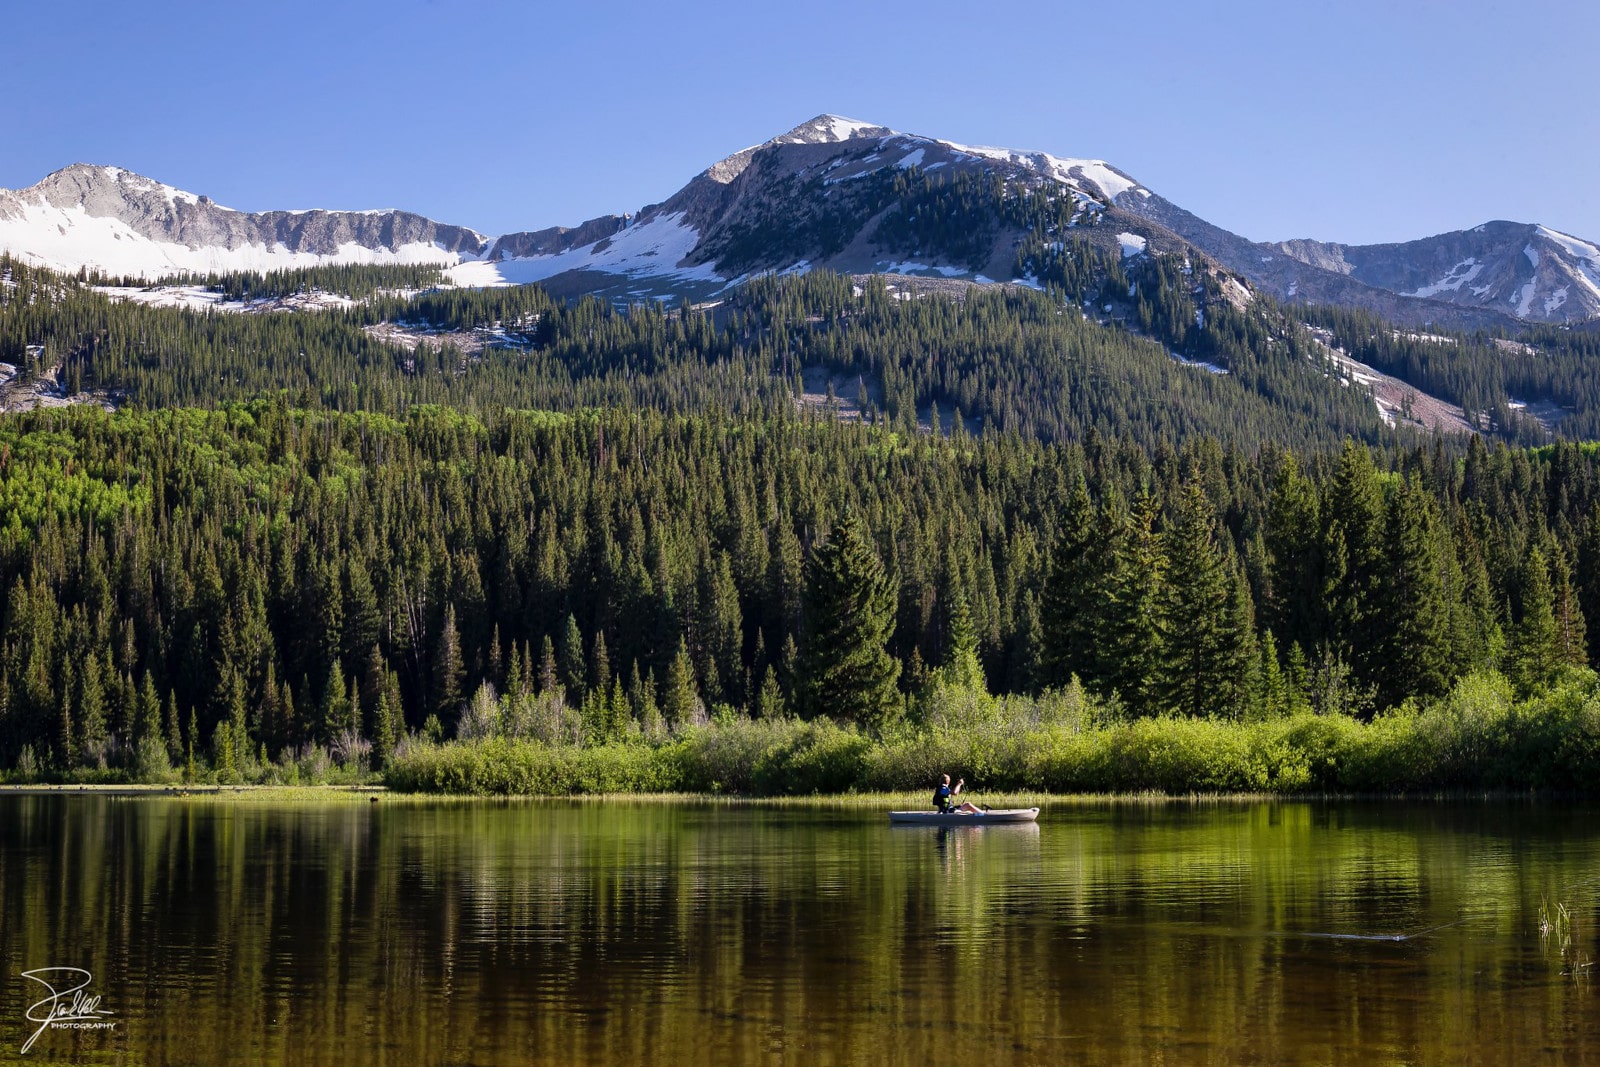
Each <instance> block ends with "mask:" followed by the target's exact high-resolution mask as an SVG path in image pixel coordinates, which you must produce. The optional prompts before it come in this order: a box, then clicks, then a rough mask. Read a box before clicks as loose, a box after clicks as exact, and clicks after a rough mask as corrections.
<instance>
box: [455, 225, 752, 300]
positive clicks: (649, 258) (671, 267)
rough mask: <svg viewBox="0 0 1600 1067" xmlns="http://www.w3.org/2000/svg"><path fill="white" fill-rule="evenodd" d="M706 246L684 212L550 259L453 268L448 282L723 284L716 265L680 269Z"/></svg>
mask: <svg viewBox="0 0 1600 1067" xmlns="http://www.w3.org/2000/svg"><path fill="white" fill-rule="evenodd" d="M699 243H700V231H699V230H697V229H695V228H694V227H693V226H691V225H689V224H688V223H686V222H685V221H684V220H683V213H682V212H673V213H672V214H669V215H653V216H651V217H650V218H648V219H646V220H645V221H644V222H640V223H637V224H636V225H633V226H630V227H628V228H627V229H625V230H621V231H619V232H618V233H616V234H614V235H613V236H611V237H607V238H605V239H604V240H600V241H596V242H594V243H593V244H589V245H584V246H582V247H581V248H569V249H567V250H566V251H564V252H559V253H556V254H554V255H545V256H527V257H523V258H508V259H499V260H475V261H469V262H465V263H462V264H460V265H459V266H456V267H452V268H451V269H450V270H448V271H446V272H445V276H446V277H447V278H448V279H449V280H450V281H451V282H453V283H455V284H456V285H466V286H497V285H526V284H528V283H529V282H540V281H544V280H546V279H548V278H553V277H555V276H556V275H557V274H564V273H566V272H567V271H569V270H592V271H600V272H602V273H606V274H621V275H627V276H628V277H633V278H666V277H671V278H677V279H680V280H683V281H722V280H723V278H722V276H721V275H719V274H718V273H717V272H716V269H715V268H714V267H712V266H711V265H710V264H701V265H699V266H688V267H680V266H679V264H680V263H681V262H682V261H683V260H684V259H685V258H686V257H687V256H688V255H689V253H690V252H692V251H694V247H695V245H697V244H699Z"/></svg>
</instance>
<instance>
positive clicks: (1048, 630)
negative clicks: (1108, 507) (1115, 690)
mask: <svg viewBox="0 0 1600 1067" xmlns="http://www.w3.org/2000/svg"><path fill="white" fill-rule="evenodd" d="M1096 548H1097V542H1096V535H1095V511H1094V505H1093V503H1092V502H1091V501H1090V500H1089V488H1088V486H1087V485H1086V484H1085V482H1084V481H1083V479H1082V478H1081V477H1080V478H1079V479H1078V480H1077V481H1076V482H1075V483H1074V484H1073V487H1072V492H1071V494H1070V495H1069V496H1068V497H1067V503H1066V507H1065V509H1064V510H1063V512H1062V515H1061V523H1060V527H1059V530H1058V532H1057V534H1056V540H1055V545H1054V547H1053V548H1052V549H1051V552H1050V569H1049V574H1048V577H1047V578H1046V580H1045V585H1044V592H1043V594H1042V596H1041V598H1040V603H1039V619H1040V631H1041V636H1042V638H1043V644H1042V647H1041V649H1040V656H1039V666H1040V669H1041V673H1042V675H1043V681H1044V684H1046V685H1052V686H1059V685H1065V684H1066V683H1067V681H1068V680H1069V679H1070V678H1072V677H1073V676H1074V675H1077V676H1078V677H1080V678H1082V677H1084V676H1086V675H1089V674H1092V673H1093V668H1094V664H1095V657H1096V650H1095V644H1094V640H1095V635H1094V630H1093V626H1094V620H1095V618H1096V612H1095V611H1094V610H1093V607H1092V605H1093V599H1094V590H1095V586H1096V584H1097V583H1098V582H1099V580H1100V577H1101V567H1100V558H1099V554H1098V553H1097V551H1096Z"/></svg>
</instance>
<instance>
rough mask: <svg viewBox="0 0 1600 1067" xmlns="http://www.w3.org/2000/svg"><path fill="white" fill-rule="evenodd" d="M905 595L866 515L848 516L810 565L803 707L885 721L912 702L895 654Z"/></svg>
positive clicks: (812, 712) (810, 712) (810, 713)
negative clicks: (892, 642) (901, 686)
mask: <svg viewBox="0 0 1600 1067" xmlns="http://www.w3.org/2000/svg"><path fill="white" fill-rule="evenodd" d="M896 601H897V594H896V590H895V588H894V582H893V580H892V579H891V578H890V577H889V575H888V574H887V572H886V571H885V570H884V566H883V563H882V561H881V560H879V559H878V556H877V553H876V552H874V551H873V549H872V546H871V544H870V542H869V541H868V540H867V536H866V532H865V530H864V529H863V527H862V525H861V522H860V520H859V519H857V518H855V517H854V516H853V515H852V516H847V517H846V518H845V519H844V521H842V522H841V523H839V525H838V527H837V528H836V529H835V530H834V531H833V535H832V536H831V537H830V538H829V539H828V540H827V541H825V542H823V543H822V544H820V545H818V546H817V548H816V549H815V550H814V551H813V553H812V555H811V558H810V560H809V561H808V563H807V567H806V598H805V621H806V643H805V648H804V650H803V652H802V654H801V665H800V686H801V689H800V696H801V709H802V712H803V713H804V714H805V715H806V716H807V717H813V718H814V717H816V716H819V715H831V716H834V717H836V718H841V719H845V720H847V721H852V722H858V723H861V724H863V725H867V726H873V727H881V726H883V725H885V724H887V723H888V722H889V721H890V720H892V719H894V718H896V717H898V716H899V714H900V713H901V712H902V711H903V708H904V703H903V701H902V700H901V698H900V693H899V690H898V689H896V687H895V682H896V680H897V679H898V678H899V677H900V664H899V663H898V662H897V661H896V660H895V659H894V657H892V656H891V655H890V654H889V650H888V647H887V646H888V641H889V638H890V636H891V635H892V634H893V632H894V621H895V605H896Z"/></svg>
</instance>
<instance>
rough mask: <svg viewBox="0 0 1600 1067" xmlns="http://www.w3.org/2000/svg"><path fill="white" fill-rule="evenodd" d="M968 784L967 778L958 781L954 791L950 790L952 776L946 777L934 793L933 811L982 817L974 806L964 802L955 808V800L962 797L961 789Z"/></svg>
mask: <svg viewBox="0 0 1600 1067" xmlns="http://www.w3.org/2000/svg"><path fill="white" fill-rule="evenodd" d="M966 784H967V780H966V779H965V778H961V779H958V780H957V781H956V786H955V788H954V789H951V788H950V776H949V775H948V774H947V775H944V776H943V780H942V781H941V782H940V783H939V786H938V788H936V789H935V790H934V791H933V810H934V811H943V812H949V813H954V812H960V813H962V814H963V815H982V814H983V812H982V811H981V810H980V809H978V808H976V807H974V806H973V805H971V804H969V803H967V802H966V801H962V802H961V805H960V806H959V807H954V806H953V805H954V804H955V798H956V797H958V796H960V795H961V787H962V786H964V785H966Z"/></svg>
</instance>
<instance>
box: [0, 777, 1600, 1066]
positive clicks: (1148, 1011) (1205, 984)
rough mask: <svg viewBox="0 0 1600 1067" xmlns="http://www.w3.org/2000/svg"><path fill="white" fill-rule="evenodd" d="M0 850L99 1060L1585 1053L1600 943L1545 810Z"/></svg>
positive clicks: (43, 956)
mask: <svg viewBox="0 0 1600 1067" xmlns="http://www.w3.org/2000/svg"><path fill="white" fill-rule="evenodd" d="M0 830H3V835H0V840H3V841H4V842H5V844H4V846H3V849H4V850H3V852H0V857H3V859H4V864H3V866H0V920H3V921H0V956H3V958H4V959H5V961H6V962H7V964H8V965H13V970H17V969H21V967H23V966H36V965H37V966H42V965H47V964H63V965H77V966H86V967H89V968H91V969H92V970H94V972H95V974H96V977H97V981H98V988H99V990H100V991H101V992H103V993H105V994H106V997H107V1006H108V1007H111V1008H112V1009H113V1010H115V1011H117V1012H118V1013H119V1018H122V1019H123V1020H124V1025H123V1026H122V1027H121V1028H120V1030H119V1034H118V1036H117V1038H116V1041H118V1042H124V1043H125V1044H123V1045H120V1046H114V1047H121V1048H124V1049H126V1050H127V1052H128V1054H129V1055H130V1056H132V1057H135V1058H142V1057H148V1058H150V1059H151V1060H153V1061H165V1060H174V1061H185V1060H193V1061H200V1062H215V1061H222V1060H237V1059H241V1058H243V1059H257V1058H259V1059H279V1060H289V1059H292V1060H293V1061H294V1062H296V1063H307V1064H314V1063H354V1062H404V1063H406V1064H412V1063H426V1062H445V1061H471V1062H479V1063H495V1062H506V1063H510V1062H517V1063H540V1062H550V1063H554V1062H564V1063H565V1062H574V1061H576V1062H630V1063H632V1062H666V1061H689V1060H714V1061H718V1062H725V1061H733V1062H749V1061H751V1060H754V1059H759V1058H764V1057H769V1056H772V1055H774V1054H776V1055H777V1056H778V1058H780V1059H791V1060H807V1061H809V1060H816V1059H832V1060H835V1061H839V1062H857V1061H864V1060H881V1061H884V1062H906V1061H910V1060H927V1059H931V1058H940V1059H947V1058H961V1057H962V1056H976V1055H980V1054H981V1055H983V1056H984V1057H985V1058H986V1059H987V1060H1000V1061H1002V1062H1004V1061H1007V1060H1022V1061H1028V1060H1033V1061H1038V1060H1041V1059H1058V1058H1072V1059H1087V1060H1093V1061H1097V1062H1099V1061H1114V1060H1118V1059H1130V1060H1149V1059H1151V1058H1158V1057H1166V1058H1169V1059H1183V1060H1188V1059H1224V1060H1252V1059H1280V1058H1297V1057H1301V1056H1312V1057H1313V1058H1317V1057H1319V1056H1320V1057H1322V1058H1326V1056H1327V1055H1330V1054H1333V1053H1329V1052H1328V1050H1334V1052H1335V1053H1338V1054H1335V1055H1334V1058H1346V1059H1395V1058H1398V1059H1420V1060H1427V1061H1437V1060H1441V1059H1453V1058H1460V1057H1461V1056H1463V1055H1468V1056H1469V1057H1470V1055H1472V1054H1475V1053H1477V1052H1481V1051H1483V1050H1486V1049H1496V1048H1507V1047H1524V1048H1542V1047H1551V1048H1557V1049H1562V1050H1566V1051H1567V1052H1568V1053H1569V1054H1570V1055H1571V1056H1573V1057H1579V1058H1581V1057H1582V1056H1583V1055H1585V1054H1588V1055H1594V1054H1596V1053H1600V1047H1597V1037H1596V1030H1595V1024H1594V1023H1593V1022H1591V1021H1590V1020H1591V1019H1592V1018H1593V1017H1594V1015H1595V1013H1594V1012H1593V1008H1594V1006H1595V1005H1594V1001H1593V997H1594V992H1593V990H1592V989H1591V988H1590V987H1589V986H1588V985H1587V984H1585V983H1582V982H1575V981H1572V980H1571V979H1563V978H1561V977H1560V975H1559V974H1557V973H1555V972H1554V971H1553V970H1552V966H1551V963H1550V960H1549V959H1548V958H1547V956H1548V955H1549V954H1548V953H1547V952H1546V951H1544V950H1542V949H1541V946H1540V942H1539V939H1538V933H1537V929H1536V925H1537V924H1536V915H1537V911H1538V907H1539V904H1540V902H1541V901H1542V900H1551V899H1562V900H1564V902H1565V903H1566V904H1567V906H1568V908H1569V909H1571V910H1572V912H1573V914H1574V915H1577V916H1579V920H1580V921H1577V922H1575V923H1574V925H1573V928H1572V935H1573V937H1574V939H1575V940H1574V942H1573V948H1572V949H1571V951H1570V952H1569V953H1568V955H1567V958H1568V959H1574V958H1576V957H1577V953H1578V952H1580V951H1581V952H1587V953H1588V958H1591V959H1592V958H1594V957H1595V956H1596V955H1600V953H1597V952H1596V946H1595V944H1594V940H1593V939H1594V931H1595V924H1594V922H1593V921H1592V916H1593V915H1594V908H1595V906H1596V900H1597V893H1596V890H1597V883H1595V882H1594V881H1592V879H1593V875H1592V874H1591V873H1590V872H1591V871H1592V870H1593V865H1594V860H1595V859H1596V856H1597V847H1600V841H1597V837H1596V834H1595V832H1594V831H1593V830H1592V829H1591V828H1590V827H1589V825H1588V824H1587V822H1586V821H1585V818H1584V815H1583V813H1571V812H1562V811H1557V810H1551V809H1548V808H1537V807H1515V806H1505V805H1444V804H1441V805H1403V806H1393V805H1387V806H1386V805H1378V804H1372V805H1359V804H1354V805H1352V804H1342V805H1316V804H1307V803H1282V804H1259V805H1256V804H1250V805H1196V806H1193V807H1184V806H1174V805H1150V806H1141V805H1119V806H1107V807H1086V808H1073V809H1059V810H1057V811H1054V812H1047V813H1046V819H1045V824H1044V825H1042V826H1040V827H1030V828H1020V827H1019V828H1003V827H990V828H981V829H967V828H960V829H952V830H943V831H941V830H940V829H938V828H913V829H912V830H910V831H896V830H890V829H889V828H888V827H886V826H881V825H879V824H878V822H877V821H876V820H875V819H874V820H872V821H867V820H865V819H864V818H860V817H857V816H855V815H852V814H840V813H838V812H808V811H805V810H803V809H799V810H792V809H785V810H773V809H748V808H730V807H718V806H682V805H670V804H660V803H645V804H601V803H588V804H575V805H562V804H550V803H527V804H522V803H510V804H442V805H439V806H428V805H409V804H408V805H383V804H380V805H376V806H369V805H365V804H361V805H355V804H352V805H317V806H305V807H276V806H254V805H248V804H229V803H196V802H193V801H191V802H187V803H185V802H167V801H150V800H141V801H113V800H107V799H103V798H81V799H80V798H62V797H40V798H28V797H14V798H6V799H5V800H4V801H3V802H0ZM1017 830H1024V832H1022V833H1017V832H1015V831H1017ZM1463 920H1464V921H1463ZM1442 924H1455V925H1447V926H1445V928H1444V929H1440V930H1438V931H1437V932H1436V933H1434V934H1431V935H1427V936H1424V937H1420V938H1417V939H1415V940H1404V941H1392V942H1365V941H1354V940H1340V939H1337V938H1332V937H1328V936H1323V935H1349V934H1374V933H1385V934H1401V935H1403V934H1407V933H1409V932H1415V931H1421V930H1425V929H1428V928H1430V927H1437V926H1440V925H1442ZM1313 935H1315V936H1313ZM0 1025H4V1026H5V1027H15V1025H16V1023H15V1021H14V1020H10V1019H7V1020H5V1021H4V1023H3V1024H0ZM3 1036H4V1039H5V1040H10V1039H11V1038H12V1036H13V1034H12V1033H11V1031H10V1030H9V1029H8V1030H6V1031H5V1033H4V1035H3ZM71 1040H72V1039H69V1038H68V1036H67V1035H52V1045H51V1047H52V1048H53V1049H55V1050H56V1051H57V1052H65V1051H66V1050H68V1049H71V1048H73V1045H72V1044H71ZM78 1040H81V1042H82V1044H81V1045H80V1046H78V1047H79V1048H81V1049H82V1050H84V1051H85V1052H89V1051H93V1050H95V1049H100V1048H104V1047H105V1045H104V1039H99V1038H95V1037H92V1036H86V1037H83V1038H81V1039H78ZM97 1041H99V1042H101V1043H100V1044H95V1042H97ZM19 1042H20V1038H19ZM1505 1042H1510V1043H1512V1045H1509V1046H1508V1045H1506V1044H1503V1043H1505ZM1490 1058H1495V1056H1494V1054H1492V1053H1491V1054H1490Z"/></svg>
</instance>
